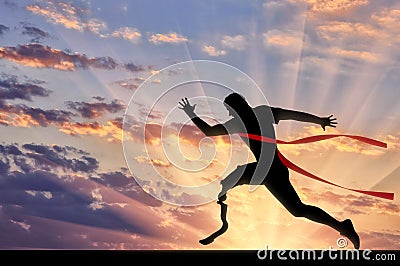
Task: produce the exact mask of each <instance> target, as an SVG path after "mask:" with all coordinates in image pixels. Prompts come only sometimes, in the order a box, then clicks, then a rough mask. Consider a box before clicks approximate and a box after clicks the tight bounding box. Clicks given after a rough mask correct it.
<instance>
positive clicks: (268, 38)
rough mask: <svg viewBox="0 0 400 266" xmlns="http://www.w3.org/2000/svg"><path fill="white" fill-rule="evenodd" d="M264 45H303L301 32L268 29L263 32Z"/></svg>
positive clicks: (294, 46) (291, 46) (296, 46)
mask: <svg viewBox="0 0 400 266" xmlns="http://www.w3.org/2000/svg"><path fill="white" fill-rule="evenodd" d="M263 37H264V45H265V46H267V47H268V46H273V47H281V48H298V47H302V46H303V34H302V33H300V32H294V31H281V30H277V29H274V30H270V31H268V32H266V33H264V34H263Z"/></svg>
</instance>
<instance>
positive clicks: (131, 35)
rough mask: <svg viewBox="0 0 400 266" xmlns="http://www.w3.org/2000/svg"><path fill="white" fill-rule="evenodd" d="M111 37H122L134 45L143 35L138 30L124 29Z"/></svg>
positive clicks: (115, 32)
mask: <svg viewBox="0 0 400 266" xmlns="http://www.w3.org/2000/svg"><path fill="white" fill-rule="evenodd" d="M111 36H113V37H120V38H122V39H125V40H128V41H131V42H133V43H137V42H138V41H139V40H140V38H141V37H142V34H141V33H140V31H139V30H138V29H136V28H130V27H123V28H119V29H117V30H115V31H114V32H113V33H112V34H111Z"/></svg>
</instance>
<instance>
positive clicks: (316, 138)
mask: <svg viewBox="0 0 400 266" xmlns="http://www.w3.org/2000/svg"><path fill="white" fill-rule="evenodd" d="M238 135H239V136H241V137H246V138H249V139H253V140H258V141H262V142H267V143H276V144H305V143H310V142H317V141H321V140H326V139H331V138H337V137H346V138H351V139H355V140H358V141H361V142H364V143H367V144H370V145H374V146H378V147H382V148H387V144H386V143H384V142H381V141H378V140H374V139H370V138H366V137H362V136H355V135H343V134H328V135H316V136H311V137H306V138H302V139H297V140H293V141H283V140H279V139H274V138H268V137H263V136H259V135H254V134H245V133H239V134H238ZM277 152H278V156H279V158H280V159H281V161H282V163H283V164H284V165H286V166H287V167H288V168H289V169H292V170H293V171H296V172H298V173H300V174H302V175H305V176H307V177H310V178H312V179H315V180H317V181H320V182H323V183H326V184H329V185H333V186H336V187H340V188H343V189H346V190H350V191H354V192H358V193H362V194H366V195H370V196H374V197H378V198H383V199H389V200H393V199H394V193H391V192H381V191H367V190H359V189H351V188H346V187H343V186H340V185H337V184H335V183H332V182H329V181H327V180H325V179H322V178H320V177H318V176H316V175H314V174H312V173H310V172H307V171H306V170H304V169H303V168H301V167H299V166H297V165H295V164H294V163H292V162H291V161H289V160H288V159H286V157H285V156H283V155H282V153H281V152H280V151H279V150H277Z"/></svg>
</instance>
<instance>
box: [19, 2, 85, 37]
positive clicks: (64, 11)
mask: <svg viewBox="0 0 400 266" xmlns="http://www.w3.org/2000/svg"><path fill="white" fill-rule="evenodd" d="M47 4H48V6H47V8H46V7H42V6H40V5H38V4H35V5H28V6H26V9H27V10H28V11H30V12H32V13H34V14H37V15H41V16H43V17H45V18H46V19H47V20H48V21H50V22H52V23H55V24H61V25H63V26H64V27H66V28H67V29H74V30H78V31H83V29H84V28H85V27H84V24H83V23H82V21H81V20H80V18H79V16H78V12H80V11H82V10H79V9H78V8H76V7H75V6H73V5H72V4H67V3H61V2H57V3H51V2H48V3H47Z"/></svg>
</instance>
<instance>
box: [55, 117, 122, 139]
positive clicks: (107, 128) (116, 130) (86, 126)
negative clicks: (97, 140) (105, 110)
mask: <svg viewBox="0 0 400 266" xmlns="http://www.w3.org/2000/svg"><path fill="white" fill-rule="evenodd" d="M59 130H60V131H61V132H63V133H65V134H68V135H72V136H77V135H91V136H98V137H102V138H103V137H107V141H108V142H121V141H122V130H121V126H120V125H119V124H118V123H117V122H115V121H107V123H106V124H105V125H102V124H100V123H98V122H94V123H89V122H87V123H78V122H76V123H69V122H66V123H63V124H62V125H61V126H60V129H59Z"/></svg>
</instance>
